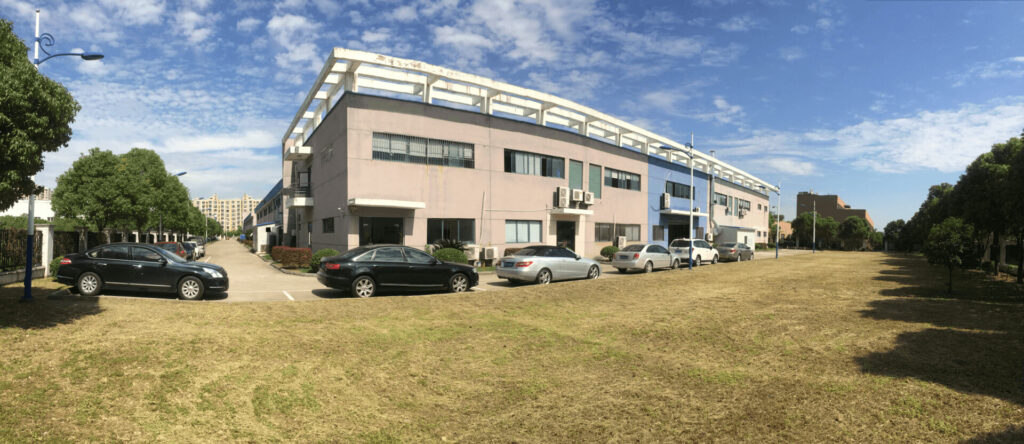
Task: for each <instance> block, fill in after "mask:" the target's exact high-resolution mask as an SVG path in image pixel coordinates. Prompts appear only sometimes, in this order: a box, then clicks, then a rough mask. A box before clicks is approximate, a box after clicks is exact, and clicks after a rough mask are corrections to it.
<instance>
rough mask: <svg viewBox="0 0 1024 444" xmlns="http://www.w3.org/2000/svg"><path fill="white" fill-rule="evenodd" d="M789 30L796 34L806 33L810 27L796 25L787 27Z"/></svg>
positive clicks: (809, 30)
mask: <svg viewBox="0 0 1024 444" xmlns="http://www.w3.org/2000/svg"><path fill="white" fill-rule="evenodd" d="M789 31H790V32H793V33H796V34H807V33H808V32H811V28H810V27H809V26H807V25H796V26H794V27H792V28H789Z"/></svg>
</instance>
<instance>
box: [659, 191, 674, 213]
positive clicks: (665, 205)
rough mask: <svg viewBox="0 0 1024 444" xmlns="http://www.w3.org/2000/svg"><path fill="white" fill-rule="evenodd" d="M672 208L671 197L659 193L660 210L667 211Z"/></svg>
mask: <svg viewBox="0 0 1024 444" xmlns="http://www.w3.org/2000/svg"><path fill="white" fill-rule="evenodd" d="M669 208H672V195H671V194H668V193H661V209H662V210H667V209H669Z"/></svg>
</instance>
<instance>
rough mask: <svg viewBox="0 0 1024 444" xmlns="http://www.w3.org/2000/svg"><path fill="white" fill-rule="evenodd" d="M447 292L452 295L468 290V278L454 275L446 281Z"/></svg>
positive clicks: (458, 274) (459, 274)
mask: <svg viewBox="0 0 1024 444" xmlns="http://www.w3.org/2000/svg"><path fill="white" fill-rule="evenodd" d="M448 290H450V291H451V292H452V293H462V292H464V291H466V290H469V278H467V277H466V275H464V274H462V273H455V275H454V276H452V278H451V279H449V280H448Z"/></svg>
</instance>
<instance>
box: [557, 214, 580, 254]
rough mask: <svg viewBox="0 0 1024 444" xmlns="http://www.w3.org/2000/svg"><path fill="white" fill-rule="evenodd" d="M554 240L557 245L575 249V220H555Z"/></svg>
mask: <svg viewBox="0 0 1024 444" xmlns="http://www.w3.org/2000/svg"><path fill="white" fill-rule="evenodd" d="M555 241H556V242H557V243H558V246H559V247H565V248H568V249H570V250H572V251H576V222H573V221H571V220H560V221H556V224H555Z"/></svg>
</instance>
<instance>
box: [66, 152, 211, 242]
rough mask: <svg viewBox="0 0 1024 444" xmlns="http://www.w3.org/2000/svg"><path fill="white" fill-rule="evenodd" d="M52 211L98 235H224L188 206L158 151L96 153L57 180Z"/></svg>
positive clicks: (184, 193)
mask: <svg viewBox="0 0 1024 444" xmlns="http://www.w3.org/2000/svg"><path fill="white" fill-rule="evenodd" d="M53 211H54V213H55V214H56V215H57V216H58V217H76V218H81V219H83V220H84V221H86V222H87V223H88V224H89V225H91V226H92V227H95V229H96V230H99V231H101V232H102V231H104V230H106V229H108V228H109V229H113V230H118V231H133V230H138V231H140V232H142V231H148V230H157V229H160V228H161V227H162V228H163V230H164V231H175V232H180V233H185V232H188V233H193V234H203V233H209V235H211V236H215V235H220V234H222V233H223V228H222V227H221V225H220V223H218V222H217V221H216V220H214V219H211V218H208V217H206V216H205V215H203V214H202V213H201V212H200V211H199V209H198V208H196V207H195V206H193V205H192V202H191V201H190V200H189V195H188V189H187V188H185V186H184V185H182V183H181V181H179V180H178V177H177V176H174V175H171V174H170V173H168V172H167V169H166V168H165V167H164V161H163V159H161V158H160V155H158V154H157V153H156V152H154V151H153V150H148V149H143V148H133V149H132V150H131V151H129V152H127V153H124V154H120V155H118V154H114V153H113V152H111V151H108V150H101V149H99V148H93V149H91V150H89V153H88V154H86V155H83V156H81V157H79V158H78V160H76V161H75V162H74V164H72V165H71V168H70V169H68V170H67V171H65V172H64V174H61V175H60V177H58V178H57V188H55V189H54V190H53Z"/></svg>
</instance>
